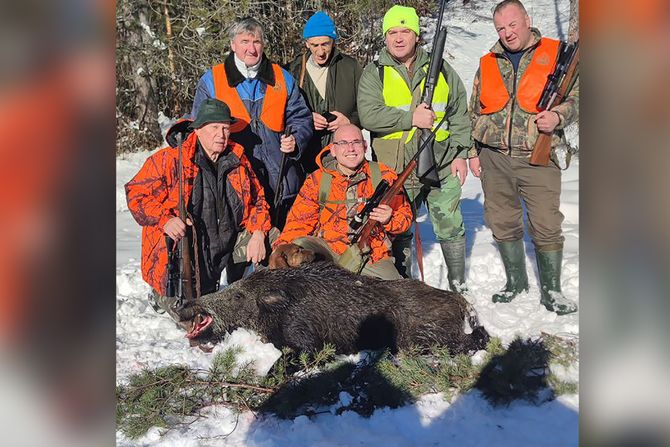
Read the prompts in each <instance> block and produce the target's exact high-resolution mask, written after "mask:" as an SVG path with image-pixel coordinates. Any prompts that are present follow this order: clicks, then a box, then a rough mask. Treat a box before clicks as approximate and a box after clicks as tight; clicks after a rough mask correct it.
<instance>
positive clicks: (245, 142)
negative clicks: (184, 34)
mask: <svg viewBox="0 0 670 447" xmlns="http://www.w3.org/2000/svg"><path fill="white" fill-rule="evenodd" d="M224 67H225V70H226V77H227V79H228V83H229V85H230V86H231V87H235V89H236V90H237V93H238V95H239V96H240V99H241V100H242V102H243V103H244V105H245V107H246V108H247V111H248V112H249V116H250V117H251V124H250V125H249V126H247V127H246V128H245V129H244V130H243V131H241V132H238V133H234V134H232V135H231V138H232V140H233V141H235V142H237V143H239V144H241V145H242V146H244V152H245V155H246V156H247V158H248V159H249V161H250V162H251V165H252V166H253V168H254V171H255V173H256V175H257V177H258V178H259V180H260V182H261V184H262V185H263V188H264V189H265V197H266V198H267V199H268V202H269V203H272V201H273V198H274V193H275V185H276V184H277V179H278V177H279V167H280V164H281V158H282V152H281V151H280V150H279V146H280V137H281V133H278V132H274V131H273V130H271V129H269V128H267V127H266V126H265V125H264V124H263V122H261V121H260V119H258V117H259V116H260V113H261V110H262V108H263V98H264V96H265V89H266V87H267V85H268V84H269V85H271V86H272V85H274V83H275V79H274V78H275V76H274V73H273V71H272V65H271V63H270V61H269V60H268V59H267V58H266V57H265V55H263V59H262V61H261V65H260V67H259V69H258V74H257V75H256V77H255V78H254V79H246V78H245V77H244V76H243V75H242V74H241V73H240V72H239V70H238V69H237V67H236V66H235V60H234V53H232V52H231V53H230V54H229V55H228V57H227V58H226V60H225V61H224ZM282 70H283V69H282ZM283 73H284V79H285V82H286V90H287V93H288V100H287V103H286V111H285V115H284V116H285V121H286V126H290V127H291V132H292V134H293V135H294V136H295V139H296V150H295V151H294V152H292V153H291V154H287V160H286V167H285V169H284V190H283V194H282V202H283V203H284V205H285V206H290V204H291V203H292V202H293V200H294V199H295V197H296V196H297V194H298V191H299V190H300V186H301V185H302V182H303V180H304V172H303V170H302V168H301V166H300V163H298V160H299V159H300V156H301V154H302V153H303V151H304V150H305V149H306V148H307V145H308V143H309V140H310V138H311V137H312V129H313V121H312V113H311V112H310V110H309V108H308V107H307V104H305V100H304V99H303V97H302V95H301V94H300V89H299V88H298V86H297V83H296V82H295V79H294V78H293V76H291V74H290V73H289V72H288V71H286V70H283ZM212 97H215V94H214V77H213V75H212V70H211V69H210V70H208V71H207V72H206V73H205V74H204V75H203V76H202V77H201V78H200V80H199V81H198V86H197V88H196V92H195V98H194V100H193V109H192V111H191V116H192V117H195V116H196V115H197V113H198V109H199V108H200V104H201V103H202V101H204V100H205V99H206V98H212ZM218 99H221V100H222V101H224V102H225V101H226V99H225V98H218Z"/></svg>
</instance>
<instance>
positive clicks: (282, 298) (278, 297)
mask: <svg viewBox="0 0 670 447" xmlns="http://www.w3.org/2000/svg"><path fill="white" fill-rule="evenodd" d="M258 301H259V304H261V305H263V306H267V307H273V306H281V305H282V304H284V303H286V302H287V301H288V298H287V297H286V295H285V294H284V292H282V291H281V290H270V291H268V292H267V293H266V294H265V295H263V296H261V297H260V298H259V299H258Z"/></svg>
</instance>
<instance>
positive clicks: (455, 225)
mask: <svg viewBox="0 0 670 447" xmlns="http://www.w3.org/2000/svg"><path fill="white" fill-rule="evenodd" d="M408 186H409V187H407V188H406V191H407V195H408V196H409V199H410V201H411V202H412V209H414V210H417V209H419V208H420V207H421V204H423V203H426V206H427V207H428V213H429V214H430V221H431V222H432V224H433V231H434V232H435V236H436V238H437V241H438V242H442V241H452V240H456V239H460V238H462V237H463V236H464V235H465V228H464V227H463V216H462V215H461V183H460V182H459V180H458V178H456V177H454V176H453V175H448V176H447V177H446V178H445V179H443V180H442V184H441V185H440V188H430V189H426V188H423V189H419V187H418V185H417V187H416V188H415V187H413V185H408ZM403 234H404V235H409V237H410V238H411V237H412V231H411V230H408V231H407V232H406V233H403Z"/></svg>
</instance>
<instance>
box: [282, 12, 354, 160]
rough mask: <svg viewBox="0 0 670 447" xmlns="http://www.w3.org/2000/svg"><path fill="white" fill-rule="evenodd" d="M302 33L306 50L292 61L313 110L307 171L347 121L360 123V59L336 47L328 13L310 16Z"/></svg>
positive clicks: (331, 20)
mask: <svg viewBox="0 0 670 447" xmlns="http://www.w3.org/2000/svg"><path fill="white" fill-rule="evenodd" d="M302 37H303V38H304V39H305V46H306V47H307V50H309V51H306V52H305V53H303V54H302V55H301V56H299V57H298V58H296V59H295V60H294V61H293V62H292V63H291V64H290V67H289V68H290V71H291V73H292V74H293V76H294V77H295V78H296V79H297V80H298V83H299V85H300V88H301V90H302V92H303V96H304V97H305V101H306V102H307V106H308V107H309V108H310V109H311V111H312V118H313V120H314V130H315V132H314V135H313V136H312V139H311V140H310V143H309V146H308V149H307V150H306V151H305V152H303V155H302V158H301V161H302V164H303V166H304V167H305V170H306V171H307V172H312V171H314V170H315V169H316V168H317V165H316V162H315V159H316V156H317V155H318V153H319V152H321V149H322V148H323V147H325V146H326V145H328V144H329V143H330V142H331V140H332V135H333V132H335V131H336V130H337V129H338V128H340V127H341V126H343V125H345V124H349V123H351V124H355V125H356V126H358V125H360V122H359V120H358V112H357V110H356V92H357V90H358V80H359V79H360V77H361V72H362V71H363V70H362V68H361V66H360V65H359V64H358V62H357V61H356V60H355V59H353V58H352V57H349V56H347V55H345V54H343V53H340V52H339V51H338V50H337V48H335V42H336V40H337V30H336V29H335V23H334V22H333V19H331V18H330V17H329V16H328V14H326V13H325V12H323V11H317V12H316V13H315V14H314V15H312V17H310V18H309V20H307V23H306V24H305V29H304V30H303V33H302Z"/></svg>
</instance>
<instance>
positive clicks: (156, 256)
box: [125, 120, 271, 295]
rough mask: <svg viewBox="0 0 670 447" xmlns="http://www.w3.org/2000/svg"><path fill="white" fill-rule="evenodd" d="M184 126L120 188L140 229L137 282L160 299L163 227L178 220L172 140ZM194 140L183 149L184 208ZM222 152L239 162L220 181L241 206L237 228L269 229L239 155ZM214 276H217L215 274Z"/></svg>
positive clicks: (259, 192)
mask: <svg viewBox="0 0 670 447" xmlns="http://www.w3.org/2000/svg"><path fill="white" fill-rule="evenodd" d="M188 124H190V121H189V120H182V121H180V122H178V123H177V124H175V125H174V126H172V128H171V129H170V130H169V131H168V134H167V136H166V140H167V141H168V143H169V144H170V146H168V147H165V148H163V149H160V150H159V151H158V152H156V153H155V154H153V155H151V156H150V157H149V158H148V159H147V161H146V162H145V163H144V166H142V169H140V171H139V172H138V173H137V174H136V175H135V177H133V178H132V179H131V180H130V181H129V182H128V183H127V184H126V185H125V189H126V198H127V200H128V209H129V210H130V212H131V214H132V215H133V217H134V218H135V220H136V221H137V223H138V224H140V225H141V226H142V278H143V279H144V280H145V281H146V282H147V283H149V285H150V286H151V287H153V288H154V289H155V290H156V291H157V292H158V293H160V294H163V295H164V294H165V292H166V285H167V260H168V258H167V247H166V245H165V233H163V226H164V225H165V223H167V221H168V220H170V219H171V218H173V217H176V216H178V205H179V182H178V180H179V174H178V172H177V167H178V163H179V149H178V148H177V147H175V146H177V145H176V143H175V139H174V134H176V133H178V132H184V130H185V129H186V127H187V125H188ZM196 141H197V138H196V135H195V133H194V132H191V133H188V134H187V136H186V137H185V139H184V143H183V145H182V147H183V170H184V183H183V196H184V203H186V204H188V201H189V198H190V197H191V192H192V190H193V182H194V180H195V178H196V176H197V175H198V171H199V167H198V166H197V165H196V164H195V162H194V159H195V152H196V147H197V145H196ZM228 147H229V149H230V150H231V151H233V154H235V155H236V156H237V158H239V160H240V164H239V165H238V166H237V167H235V168H234V169H233V170H232V171H230V172H229V173H228V176H227V178H226V180H227V181H228V182H229V184H230V185H231V186H232V187H233V189H234V190H235V192H236V193H237V195H238V196H239V199H240V202H241V203H242V207H243V210H242V214H241V219H240V220H239V221H238V222H236V223H237V224H238V228H244V229H246V230H247V231H249V232H254V231H256V230H262V231H264V232H268V231H269V230H270V228H271V224H270V214H269V205H268V203H267V202H266V200H265V194H264V192H263V188H262V187H261V185H260V183H259V181H258V179H257V178H256V176H255V174H254V172H253V170H252V168H251V164H250V163H249V160H248V159H247V158H246V157H245V155H244V149H243V147H242V146H240V145H239V144H237V143H234V142H232V141H229V143H228ZM219 273H220V272H219Z"/></svg>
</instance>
